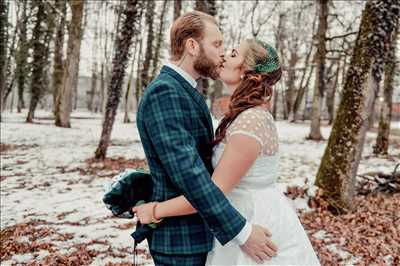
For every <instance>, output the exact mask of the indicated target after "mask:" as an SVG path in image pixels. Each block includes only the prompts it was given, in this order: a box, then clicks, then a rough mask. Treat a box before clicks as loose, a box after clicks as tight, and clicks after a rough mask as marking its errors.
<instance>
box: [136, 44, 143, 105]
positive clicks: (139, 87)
mask: <svg viewBox="0 0 400 266" xmlns="http://www.w3.org/2000/svg"><path fill="white" fill-rule="evenodd" d="M142 49H143V39H141V40H140V42H139V56H138V63H137V73H136V84H135V85H136V90H135V98H136V103H138V102H139V99H140V95H141V94H140V93H141V91H142V78H141V75H140V66H141V65H142Z"/></svg>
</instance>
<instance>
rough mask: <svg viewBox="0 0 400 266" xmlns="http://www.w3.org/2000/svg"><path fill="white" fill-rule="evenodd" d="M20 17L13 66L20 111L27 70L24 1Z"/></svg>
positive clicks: (18, 109)
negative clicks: (14, 66)
mask: <svg viewBox="0 0 400 266" xmlns="http://www.w3.org/2000/svg"><path fill="white" fill-rule="evenodd" d="M22 5H23V6H22V18H21V25H20V31H19V45H18V50H17V54H16V60H15V63H16V68H15V76H16V77H15V78H16V81H17V89H18V103H17V112H18V113H20V112H21V111H22V109H23V108H25V101H24V91H25V83H26V81H27V76H28V72H29V68H28V55H29V52H28V49H29V47H28V36H27V25H28V14H27V11H28V3H27V2H26V1H24V2H22Z"/></svg>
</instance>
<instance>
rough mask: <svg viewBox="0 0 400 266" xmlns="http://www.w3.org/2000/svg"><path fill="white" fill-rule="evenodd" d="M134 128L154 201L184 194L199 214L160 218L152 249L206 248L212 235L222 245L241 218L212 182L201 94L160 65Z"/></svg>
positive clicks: (207, 114) (206, 118)
mask: <svg viewBox="0 0 400 266" xmlns="http://www.w3.org/2000/svg"><path fill="white" fill-rule="evenodd" d="M136 122H137V127H138V130H139V134H140V139H141V141H142V144H143V148H144V151H145V155H146V158H147V161H148V164H149V168H150V173H151V177H152V180H153V184H154V185H153V196H152V200H153V201H160V202H161V201H165V200H168V199H171V198H174V197H177V196H180V195H184V196H185V197H186V199H188V200H189V201H190V203H191V204H192V205H193V207H194V208H195V209H196V210H198V213H196V214H193V215H187V216H179V217H170V218H167V219H164V220H163V221H162V222H161V224H159V225H158V227H157V228H156V229H155V230H154V232H153V235H152V241H151V243H150V249H151V250H154V251H156V252H160V253H164V254H196V253H203V252H208V251H210V250H211V249H212V246H213V236H215V237H216V238H217V239H218V241H219V242H220V243H221V244H222V245H224V244H225V243H227V242H228V241H230V240H232V239H233V238H234V237H235V236H236V235H237V234H238V233H239V232H240V231H241V230H242V228H243V227H244V225H245V223H246V220H245V218H244V217H243V216H242V215H241V214H240V213H239V212H238V211H237V210H236V209H235V208H233V206H232V205H231V204H230V202H229V201H228V200H227V199H226V197H225V195H224V194H223V193H222V191H221V190H220V189H219V188H218V187H217V186H216V185H215V184H214V183H213V181H212V180H211V174H212V171H213V169H212V165H211V158H210V156H209V155H210V152H209V151H210V148H209V146H210V142H211V140H212V139H213V137H214V130H213V126H212V120H211V116H210V112H209V110H208V107H207V104H206V102H205V100H204V97H203V96H202V95H201V94H200V93H199V91H198V90H197V89H196V88H193V87H192V86H191V85H190V84H189V82H187V81H186V80H185V79H184V78H183V77H182V76H181V75H179V74H178V73H177V72H176V71H174V70H173V69H171V68H170V67H167V66H164V67H163V68H162V69H161V72H160V74H159V75H158V76H157V77H156V78H155V79H154V80H153V81H152V82H151V83H150V84H149V86H148V87H147V88H146V90H145V92H144V95H143V97H142V99H141V101H140V103H139V107H138V112H137V120H136Z"/></svg>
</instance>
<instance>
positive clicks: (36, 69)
mask: <svg viewBox="0 0 400 266" xmlns="http://www.w3.org/2000/svg"><path fill="white" fill-rule="evenodd" d="M31 5H32V9H33V10H36V16H35V17H36V21H35V26H34V28H33V32H32V45H33V60H32V77H31V86H30V90H31V99H30V103H29V111H28V115H27V118H26V122H27V123H32V122H33V118H34V115H35V110H36V107H37V104H38V103H39V100H40V98H41V97H42V95H43V93H44V90H45V86H46V77H45V75H46V69H45V68H46V64H47V56H48V50H47V47H46V42H45V38H46V34H45V33H46V29H45V27H46V25H45V24H46V23H45V20H46V15H47V14H46V12H45V6H44V4H43V3H42V2H39V1H34V2H31Z"/></svg>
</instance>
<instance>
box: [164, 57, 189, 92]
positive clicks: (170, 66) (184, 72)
mask: <svg viewBox="0 0 400 266" xmlns="http://www.w3.org/2000/svg"><path fill="white" fill-rule="evenodd" d="M165 65H166V66H167V67H169V68H172V69H173V70H175V71H176V72H177V73H178V74H179V75H181V76H182V77H183V78H184V79H185V80H186V81H187V82H189V84H190V85H192V87H193V88H196V86H197V81H196V80H195V79H194V78H193V77H192V76H190V75H189V74H188V73H187V72H186V71H185V70H183V69H182V68H180V67H178V66H177V65H174V64H172V63H166V64H165Z"/></svg>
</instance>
